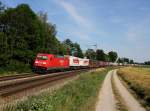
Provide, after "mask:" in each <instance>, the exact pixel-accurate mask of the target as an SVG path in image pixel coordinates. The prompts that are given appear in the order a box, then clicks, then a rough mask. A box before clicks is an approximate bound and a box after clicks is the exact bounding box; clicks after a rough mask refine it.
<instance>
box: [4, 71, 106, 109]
mask: <svg viewBox="0 0 150 111" xmlns="http://www.w3.org/2000/svg"><path fill="white" fill-rule="evenodd" d="M107 71H108V70H104V71H100V70H97V71H92V72H88V73H83V74H81V75H80V76H79V78H78V79H77V80H76V81H73V82H70V83H69V84H67V85H65V86H64V87H62V88H61V89H59V90H56V91H54V92H52V93H48V92H47V93H43V94H41V95H39V96H33V97H30V98H28V100H26V101H23V102H20V103H18V104H17V105H16V106H8V107H7V108H6V109H5V110H4V111H10V110H9V109H11V110H12V111H92V110H94V108H95V103H96V100H97V95H98V92H99V89H100V85H101V84H102V82H103V80H104V78H105V76H106V73H107Z"/></svg>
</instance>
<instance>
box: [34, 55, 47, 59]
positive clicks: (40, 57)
mask: <svg viewBox="0 0 150 111" xmlns="http://www.w3.org/2000/svg"><path fill="white" fill-rule="evenodd" d="M37 59H39V60H47V59H48V57H47V56H43V55H38V56H37Z"/></svg>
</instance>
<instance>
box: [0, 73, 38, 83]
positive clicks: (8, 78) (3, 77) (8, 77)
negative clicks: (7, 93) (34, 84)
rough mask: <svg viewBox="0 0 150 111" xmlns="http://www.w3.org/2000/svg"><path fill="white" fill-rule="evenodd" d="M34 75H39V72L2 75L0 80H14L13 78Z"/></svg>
mask: <svg viewBox="0 0 150 111" xmlns="http://www.w3.org/2000/svg"><path fill="white" fill-rule="evenodd" d="M33 76H38V74H33V73H26V74H17V75H11V76H1V77H0V82H1V81H7V80H12V79H20V78H27V77H33Z"/></svg>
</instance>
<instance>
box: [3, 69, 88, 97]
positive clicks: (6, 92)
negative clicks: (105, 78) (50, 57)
mask: <svg viewBox="0 0 150 111" xmlns="http://www.w3.org/2000/svg"><path fill="white" fill-rule="evenodd" d="M87 70H88V69H82V70H74V71H67V72H58V73H53V74H46V75H38V76H37V75H34V76H29V75H27V76H25V77H23V76H18V77H17V76H16V77H8V79H7V77H6V78H3V80H2V79H0V96H1V97H7V96H10V95H12V94H15V93H17V92H21V91H24V90H28V89H31V88H35V87H39V86H41V85H44V84H47V83H50V82H54V81H58V80H61V79H64V78H68V77H71V76H75V75H76V73H79V72H83V71H87Z"/></svg>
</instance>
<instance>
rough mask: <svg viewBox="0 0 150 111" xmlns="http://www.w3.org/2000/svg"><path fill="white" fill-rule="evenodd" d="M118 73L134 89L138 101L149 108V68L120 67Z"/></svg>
mask: <svg viewBox="0 0 150 111" xmlns="http://www.w3.org/2000/svg"><path fill="white" fill-rule="evenodd" d="M118 74H119V75H120V76H121V77H122V79H123V80H124V81H125V82H126V83H127V84H128V86H129V88H130V89H131V90H133V91H134V93H135V94H136V95H137V97H138V98H139V99H140V102H141V103H142V104H143V105H144V106H145V107H146V108H147V109H148V110H150V68H141V67H138V68H133V67H128V68H122V69H120V70H119V71H118Z"/></svg>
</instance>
